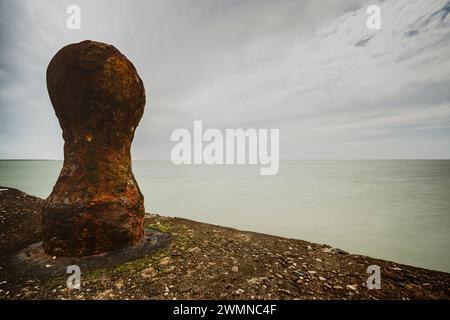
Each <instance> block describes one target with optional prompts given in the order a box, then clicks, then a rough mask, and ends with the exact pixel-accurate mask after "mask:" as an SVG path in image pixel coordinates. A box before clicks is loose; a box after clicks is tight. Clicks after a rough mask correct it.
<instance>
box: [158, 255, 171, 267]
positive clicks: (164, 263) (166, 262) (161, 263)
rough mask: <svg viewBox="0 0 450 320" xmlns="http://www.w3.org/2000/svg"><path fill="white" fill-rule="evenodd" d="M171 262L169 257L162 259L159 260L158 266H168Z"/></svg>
mask: <svg viewBox="0 0 450 320" xmlns="http://www.w3.org/2000/svg"><path fill="white" fill-rule="evenodd" d="M171 262H172V259H170V257H164V258H162V259H161V260H159V264H160V265H162V266H165V265H168V264H170V263H171Z"/></svg>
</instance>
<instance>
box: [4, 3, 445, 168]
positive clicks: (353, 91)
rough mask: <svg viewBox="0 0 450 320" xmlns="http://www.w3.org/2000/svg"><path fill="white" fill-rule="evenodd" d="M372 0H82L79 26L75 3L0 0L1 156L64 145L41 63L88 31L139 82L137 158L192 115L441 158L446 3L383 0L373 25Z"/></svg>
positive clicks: (157, 149)
mask: <svg viewBox="0 0 450 320" xmlns="http://www.w3.org/2000/svg"><path fill="white" fill-rule="evenodd" d="M372 2H373V1H356V0H355V1H351V0H348V1H339V2H336V1H321V2H320V3H318V2H317V1H306V0H303V1H276V2H275V1H183V2H180V1H151V2H148V1H134V2H133V3H132V4H130V3H124V2H121V1H120V2H119V1H96V2H95V3H94V2H92V1H78V3H79V5H80V7H81V12H82V29H81V30H80V31H70V30H67V29H66V28H65V19H66V18H67V14H66V13H65V10H66V8H67V6H68V5H69V4H72V3H71V2H70V1H39V2H29V1H15V2H6V1H3V2H0V3H1V10H0V27H1V31H0V32H1V33H0V35H1V36H0V41H1V46H0V53H1V55H0V82H1V87H0V157H1V158H19V157H31V158H61V157H62V139H61V135H60V129H59V126H58V123H57V119H56V117H55V116H54V114H53V109H52V107H51V105H50V102H49V99H48V96H47V92H46V87H45V69H46V66H47V64H48V62H49V61H50V59H51V57H52V56H53V55H54V54H55V53H56V51H57V50H58V49H59V48H61V47H62V46H64V45H66V44H68V43H72V42H77V41H81V40H84V39H93V40H99V41H104V42H109V43H112V44H114V45H115V46H116V47H117V48H119V50H121V51H122V52H123V53H124V54H125V55H126V56H127V57H128V58H129V59H130V60H131V61H132V62H133V63H134V64H135V66H136V68H137V70H138V72H139V73H140V75H141V77H142V78H143V80H144V83H145V86H146V90H147V95H148V105H147V108H146V111H145V115H144V117H143V119H142V121H141V124H140V126H139V128H138V130H137V132H136V137H135V142H134V144H133V155H134V156H135V158H141V159H142V158H150V159H152V158H163V159H167V158H168V157H169V155H170V148H171V147H172V143H171V141H170V133H171V132H172V130H174V129H176V128H179V127H185V128H191V127H192V125H193V121H194V120H203V121H204V124H205V126H206V127H218V128H237V127H242V128H251V127H255V128H280V135H281V136H280V138H281V145H280V150H281V156H282V157H283V158H323V157H326V158H361V157H363V158H370V157H377V158H378V157H382V158H383V157H385V158H397V157H408V156H414V157H422V158H428V157H431V158H434V157H446V158H448V157H449V156H450V143H449V135H448V133H449V126H450V118H449V114H450V94H449V90H448V84H450V82H449V81H450V59H449V58H450V50H449V49H450V48H449V41H450V32H449V30H450V28H449V27H450V26H449V24H450V15H448V12H449V11H448V8H449V2H447V1H444V0H442V1H440V0H435V1H427V2H426V3H425V2H424V1H421V0H414V1H407V0H398V1H394V0H387V1H382V2H379V5H380V7H381V14H382V28H381V30H379V31H377V30H375V31H371V30H368V29H367V28H366V19H367V17H368V15H367V14H366V12H365V9H366V8H367V6H368V5H369V4H373V3H372ZM386 141H389V144H386ZM405 143H407V144H408V143H409V145H411V146H412V145H414V146H416V149H415V152H413V153H412V152H409V151H408V150H407V149H405V148H404V147H402V146H403V145H404V144H405ZM446 144H447V146H446ZM388 145H389V147H388ZM349 146H351V147H349ZM395 146H397V148H395Z"/></svg>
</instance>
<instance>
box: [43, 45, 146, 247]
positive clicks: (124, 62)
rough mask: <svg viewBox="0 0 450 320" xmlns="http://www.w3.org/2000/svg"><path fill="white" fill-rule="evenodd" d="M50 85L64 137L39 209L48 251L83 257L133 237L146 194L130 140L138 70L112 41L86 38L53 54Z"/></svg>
mask: <svg viewBox="0 0 450 320" xmlns="http://www.w3.org/2000/svg"><path fill="white" fill-rule="evenodd" d="M47 88H48V93H49V96H50V100H51V102H52V105H53V108H54V109H55V113H56V116H57V118H58V120H59V123H60V125H61V128H62V131H63V138H64V142H65V144H64V165H63V168H62V170H61V173H60V175H59V178H58V180H57V182H56V184H55V186H54V188H53V191H52V193H51V194H50V196H49V197H48V198H47V200H46V203H45V205H44V207H43V210H42V222H43V234H44V250H45V252H46V253H47V254H51V255H56V256H84V255H93V254H98V253H102V252H105V251H109V250H114V249H118V248H121V247H125V246H128V245H132V244H136V243H137V242H138V241H139V240H140V239H141V238H142V235H143V230H144V229H143V222H144V199H143V196H142V194H141V192H140V190H139V187H138V185H137V183H136V180H135V178H134V176H133V173H132V171H131V155H130V147H131V142H132V140H133V137H134V132H135V130H136V127H137V126H138V123H139V120H140V119H141V117H142V115H143V112H144V105H145V91H144V85H143V83H142V80H141V79H140V78H139V75H138V74H137V72H136V69H135V68H134V66H133V64H132V63H131V62H130V61H129V60H128V59H127V58H126V57H125V56H124V55H123V54H122V53H120V52H119V50H117V49H116V48H114V47H113V46H111V45H108V44H105V43H100V42H94V41H83V42H80V43H75V44H71V45H68V46H66V47H64V48H62V49H61V50H60V51H59V52H58V53H57V54H56V55H55V56H54V57H53V59H52V60H51V62H50V64H49V66H48V68H47Z"/></svg>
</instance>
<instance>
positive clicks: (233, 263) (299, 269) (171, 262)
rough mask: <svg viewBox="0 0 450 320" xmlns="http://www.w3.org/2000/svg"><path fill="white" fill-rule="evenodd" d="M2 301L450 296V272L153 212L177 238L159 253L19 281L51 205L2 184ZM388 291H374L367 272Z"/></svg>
mask: <svg viewBox="0 0 450 320" xmlns="http://www.w3.org/2000/svg"><path fill="white" fill-rule="evenodd" d="M0 190H1V191H0V248H1V250H0V268H1V269H0V298H1V299H449V297H450V274H448V273H443V272H437V271H431V270H426V269H421V268H416V267H411V266H406V265H401V264H397V263H393V262H389V261H384V260H379V259H374V258H370V257H365V256H361V255H354V254H349V253H347V252H344V251H342V250H339V249H334V248H331V247H329V246H326V245H319V244H315V243H310V242H306V241H302V240H294V239H286V238H281V237H275V236H271V235H265V234H258V233H253V232H244V231H239V230H235V229H230V228H225V227H221V226H216V225H210V224H204V223H199V222H194V221H190V220H186V219H181V218H169V217H163V216H159V215H148V217H147V218H146V225H147V226H148V227H151V228H155V229H158V230H159V231H162V232H167V233H170V234H171V236H172V241H171V243H170V245H169V246H168V247H166V248H163V249H160V250H159V251H157V252H156V253H155V254H153V255H151V256H146V257H144V258H141V259H138V260H135V261H131V262H128V263H125V264H120V265H117V266H114V267H111V268H105V269H98V270H93V271H88V272H83V273H82V275H81V289H80V290H77V289H72V290H69V289H68V288H67V287H66V280H67V276H68V275H61V276H60V277H59V276H57V277H52V278H46V279H43V278H40V279H39V278H36V277H33V276H31V275H30V276H26V277H15V276H14V270H11V269H10V267H8V261H9V260H10V259H11V257H12V256H13V255H14V254H16V253H17V252H18V251H19V250H20V249H22V248H24V247H26V246H28V245H30V244H32V243H35V242H38V241H40V240H41V236H42V234H41V231H40V228H41V223H40V212H41V207H42V204H43V200H42V199H39V198H36V197H33V196H30V195H27V194H24V193H22V192H20V191H18V190H15V189H11V188H7V187H0ZM369 265H378V266H380V268H381V289H378V290H377V289H371V290H369V289H368V288H366V280H367V278H368V276H369V275H368V274H367V267H368V266H369Z"/></svg>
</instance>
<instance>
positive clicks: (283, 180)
mask: <svg viewBox="0 0 450 320" xmlns="http://www.w3.org/2000/svg"><path fill="white" fill-rule="evenodd" d="M61 166H62V162H61V161H0V185H3V186H10V187H14V188H18V189H21V190H23V191H25V192H27V193H30V194H34V195H37V196H40V197H44V198H45V197H46V196H47V195H48V194H49V193H50V191H51V189H52V187H53V185H54V183H55V181H56V178H57V176H58V174H59V170H60V169H61ZM133 171H134V173H135V176H136V179H137V181H138V183H139V185H140V187H141V190H142V192H143V194H144V196H145V205H146V211H147V212H155V213H160V214H163V215H168V216H177V217H184V218H188V219H193V220H197V221H203V222H209V223H214V224H219V225H224V226H230V227H236V228H239V229H244V230H253V231H258V232H263V233H269V234H276V235H281V236H285V237H291V238H297V239H303V240H308V241H313V242H318V243H326V244H330V245H332V246H335V247H339V248H342V249H344V250H347V251H350V252H352V253H360V254H365V255H370V256H373V257H377V258H383V259H388V260H393V261H396V262H400V263H405V264H410V265H415V266H421V267H426V268H430V269H435V270H442V271H447V272H450V160H406V161H404V160H393V161H390V160H389V161H387V160H386V161H284V162H281V164H280V171H279V173H278V175H276V176H260V175H259V168H258V167H257V166H175V165H172V164H171V163H170V162H168V161H136V162H134V164H133Z"/></svg>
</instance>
